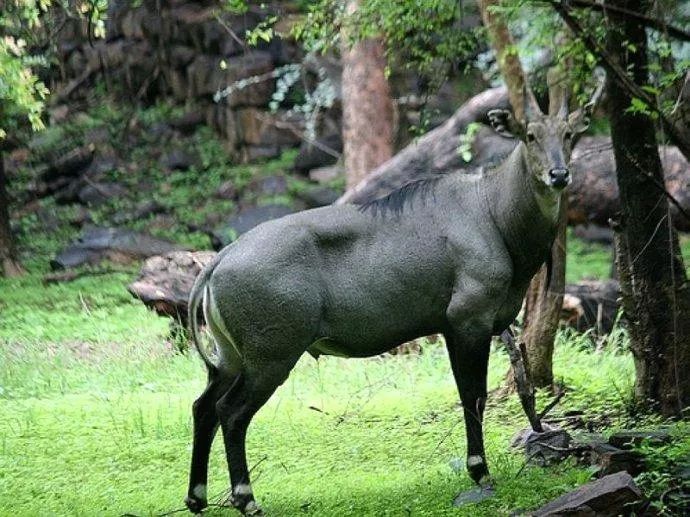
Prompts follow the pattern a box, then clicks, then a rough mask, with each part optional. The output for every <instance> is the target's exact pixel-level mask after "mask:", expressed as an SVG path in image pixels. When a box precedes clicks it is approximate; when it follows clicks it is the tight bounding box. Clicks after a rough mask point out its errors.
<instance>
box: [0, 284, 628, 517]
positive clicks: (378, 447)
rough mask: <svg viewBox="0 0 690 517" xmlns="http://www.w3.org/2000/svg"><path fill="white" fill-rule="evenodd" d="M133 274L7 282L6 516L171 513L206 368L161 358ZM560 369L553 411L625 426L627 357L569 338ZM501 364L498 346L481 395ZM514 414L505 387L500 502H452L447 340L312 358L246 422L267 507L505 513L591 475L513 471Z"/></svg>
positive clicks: (461, 440) (3, 393)
mask: <svg viewBox="0 0 690 517" xmlns="http://www.w3.org/2000/svg"><path fill="white" fill-rule="evenodd" d="M129 278H131V274H130V273H128V272H127V271H125V272H120V273H113V274H110V275H104V276H99V277H85V278H82V279H79V280H77V281H75V282H73V283H70V284H64V285H57V286H49V287H45V288H44V287H43V286H41V285H40V275H39V273H38V272H34V273H32V274H29V275H28V276H27V277H25V278H23V279H19V280H3V281H2V283H0V289H1V290H2V294H3V296H2V305H3V306H2V307H1V308H0V310H1V313H0V314H1V316H0V365H2V367H1V368H0V414H2V415H3V418H2V419H0V486H2V487H3V489H2V490H0V515H27V516H28V515H32V516H33V515H96V514H98V515H120V514H122V513H126V512H127V513H133V514H136V515H154V514H158V513H162V512H166V511H169V510H172V509H178V508H180V507H181V506H182V505H181V501H182V498H183V496H184V494H185V490H186V476H187V469H188V461H189V455H190V446H191V418H190V410H189V408H190V405H191V403H192V401H193V399H194V398H195V397H196V396H197V395H198V394H199V393H200V391H201V390H202V388H203V385H204V371H203V366H202V365H201V364H200V361H199V360H198V359H197V357H196V356H195V355H194V354H190V355H187V356H185V355H180V354H176V353H173V352H172V351H171V346H170V345H168V344H166V343H165V334H166V331H167V325H166V322H165V321H164V320H163V319H161V318H157V317H155V316H153V315H152V314H151V313H149V312H146V311H145V309H143V307H142V306H140V304H138V303H136V302H134V301H132V300H130V298H129V295H127V294H126V293H125V292H124V289H123V288H122V286H123V283H125V282H126V281H127V280H128V279H129ZM96 293H98V294H96ZM555 364H556V375H557V376H558V377H559V378H561V379H562V380H563V382H564V383H565V384H566V385H567V386H568V387H569V388H570V390H571V391H570V393H569V395H568V397H566V401H565V403H564V404H563V406H562V408H561V409H562V410H566V409H572V408H580V409H581V408H585V409H586V411H588V412H589V413H591V414H592V415H593V416H594V415H596V416H597V417H598V418H599V417H601V414H602V413H605V414H606V415H607V416H608V417H609V422H608V425H609V426H610V427H611V428H615V426H616V425H622V423H623V421H622V420H621V418H622V416H623V415H624V414H625V411H624V410H625V408H626V405H627V404H628V402H629V400H630V395H631V383H632V364H631V360H630V357H629V355H628V354H627V353H625V352H624V351H622V350H620V348H617V347H611V348H610V349H608V350H607V351H604V352H603V353H599V354H593V353H592V352H591V348H590V347H589V346H588V345H587V343H586V340H583V339H582V338H580V337H578V336H574V335H567V334H562V335H561V336H560V338H559V343H558V346H557V355H556V360H555ZM506 368H507V358H506V357H505V354H504V353H503V352H502V351H499V350H496V351H494V353H493V355H492V360H491V373H490V383H491V386H492V387H496V386H498V385H499V384H500V382H501V380H502V377H503V374H504V373H505V371H506ZM542 398H543V400H542V401H541V403H544V402H546V397H542ZM525 424H526V422H525V419H524V417H523V416H522V414H521V410H520V408H519V405H518V402H517V400H516V398H515V397H510V398H508V399H507V400H499V399H498V398H497V397H496V396H493V397H492V398H491V400H490V403H489V409H488V410H487V422H486V433H487V447H488V458H489V462H490V465H491V467H492V472H493V474H494V476H495V477H496V480H497V482H498V485H497V486H498V495H497V497H495V498H494V499H492V500H489V501H486V502H484V503H481V504H479V505H475V506H469V507H465V508H461V509H456V508H453V507H452V506H451V505H450V502H451V500H452V498H453V496H454V495H455V494H456V493H457V492H458V491H460V490H464V489H469V488H470V487H471V482H470V481H469V478H468V477H467V474H466V472H465V470H464V468H462V467H461V468H460V469H459V471H457V470H458V468H457V459H458V458H459V459H460V460H464V457H465V437H464V425H463V423H462V419H461V415H460V412H459V411H458V405H457V395H456V391H455V386H454V383H453V380H452V376H451V374H450V371H449V367H448V364H447V358H446V354H445V351H444V349H443V347H442V346H441V345H439V344H429V345H428V346H426V347H425V352H424V353H423V354H422V355H419V356H416V355H413V356H387V357H381V358H373V359H368V360H343V359H337V358H322V359H320V360H319V361H318V362H315V361H314V360H313V359H311V358H308V357H307V358H303V359H302V361H301V362H300V363H299V364H298V366H297V368H296V369H295V371H294V372H293V375H292V376H291V377H290V379H289V380H288V381H287V383H286V384H285V385H284V386H283V387H281V388H280V390H279V391H278V392H277V393H276V395H275V396H274V397H273V398H272V399H271V401H270V402H269V404H268V405H267V406H266V407H265V408H263V409H262V411H261V412H260V413H259V415H258V416H257V418H256V420H255V421H254V424H253V425H252V428H251V430H250V436H249V444H248V450H249V461H250V464H253V465H256V469H255V471H254V478H255V480H256V481H255V485H254V487H255V492H256V494H257V497H258V498H259V500H260V502H261V503H262V504H263V506H264V508H265V509H266V510H267V511H269V512H270V513H269V514H270V515H300V514H310V515H324V516H325V515H353V516H354V515H358V516H359V515H446V514H447V515H451V514H452V515H472V516H475V515H487V516H489V515H507V514H508V513H509V512H510V511H512V510H514V509H518V508H533V507H535V506H538V505H539V504H541V503H543V502H545V501H547V500H548V499H550V498H553V497H554V496H557V495H559V494H561V493H563V492H565V491H567V490H569V489H571V488H573V487H575V486H576V485H578V484H581V483H583V482H585V481H586V480H587V479H588V478H589V476H590V472H589V471H587V470H586V469H583V468H581V467H577V466H576V465H574V464H572V463H565V464H562V465H559V466H556V467H552V468H549V469H542V468H538V467H527V468H525V469H524V470H523V471H522V472H521V473H520V474H519V475H518V471H520V469H521V467H522V466H523V458H522V456H521V455H520V454H517V453H513V452H511V451H510V449H509V447H508V443H509V440H510V438H511V436H512V435H513V434H514V433H515V432H516V431H517V430H518V429H520V428H521V427H524V426H525ZM210 479H211V481H210V487H209V493H210V494H222V492H223V491H224V490H225V489H226V487H227V470H226V466H225V462H224V457H223V450H222V443H221V440H218V441H217V443H216V445H215V447H214V451H213V455H212V462H211V478H210ZM208 513H209V514H210V515H221V514H227V513H231V511H230V510H227V509H226V510H219V509H213V510H211V511H209V512H208Z"/></svg>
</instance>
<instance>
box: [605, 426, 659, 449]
mask: <svg viewBox="0 0 690 517" xmlns="http://www.w3.org/2000/svg"><path fill="white" fill-rule="evenodd" d="M642 442H645V443H648V444H649V445H651V446H653V447H658V446H660V445H665V444H667V443H670V442H671V433H669V432H668V431H667V430H665V429H657V430H650V431H618V432H617V433H613V434H612V435H611V436H609V444H611V445H613V446H614V447H618V448H619V449H632V448H633V447H639V446H640V445H642Z"/></svg>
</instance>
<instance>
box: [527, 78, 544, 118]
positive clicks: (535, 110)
mask: <svg viewBox="0 0 690 517" xmlns="http://www.w3.org/2000/svg"><path fill="white" fill-rule="evenodd" d="M523 104H524V107H525V120H533V119H535V118H537V117H539V116H540V115H543V113H542V111H541V108H540V107H539V103H538V102H537V99H536V97H535V96H534V93H533V92H532V89H531V88H530V87H529V85H528V84H527V82H526V81H525V86H524V89H523Z"/></svg>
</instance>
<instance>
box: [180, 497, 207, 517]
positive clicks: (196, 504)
mask: <svg viewBox="0 0 690 517" xmlns="http://www.w3.org/2000/svg"><path fill="white" fill-rule="evenodd" d="M184 504H185V505H186V506H187V509H188V510H189V511H190V512H192V513H201V511H202V510H203V509H204V508H206V507H207V506H208V501H206V499H199V498H197V497H194V496H187V497H185V498H184Z"/></svg>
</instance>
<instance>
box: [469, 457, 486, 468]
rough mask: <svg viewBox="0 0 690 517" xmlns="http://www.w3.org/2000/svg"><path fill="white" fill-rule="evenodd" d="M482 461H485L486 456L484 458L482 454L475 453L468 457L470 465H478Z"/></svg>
mask: <svg viewBox="0 0 690 517" xmlns="http://www.w3.org/2000/svg"><path fill="white" fill-rule="evenodd" d="M482 463H484V458H482V457H481V456H477V455H474V456H470V457H469V458H467V466H468V467H476V466H477V465H481V464H482Z"/></svg>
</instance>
